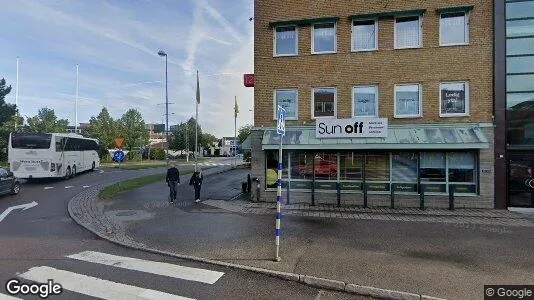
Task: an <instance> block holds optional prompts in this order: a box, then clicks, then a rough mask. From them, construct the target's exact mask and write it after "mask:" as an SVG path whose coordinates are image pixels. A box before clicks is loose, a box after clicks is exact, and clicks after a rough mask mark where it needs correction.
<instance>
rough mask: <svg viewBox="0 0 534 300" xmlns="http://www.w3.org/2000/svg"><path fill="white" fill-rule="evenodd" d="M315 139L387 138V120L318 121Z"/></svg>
mask: <svg viewBox="0 0 534 300" xmlns="http://www.w3.org/2000/svg"><path fill="white" fill-rule="evenodd" d="M315 122H316V123H315V137H317V138H360V137H387V136H388V119H387V118H352V119H318V120H316V121H315Z"/></svg>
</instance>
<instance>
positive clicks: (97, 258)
mask: <svg viewBox="0 0 534 300" xmlns="http://www.w3.org/2000/svg"><path fill="white" fill-rule="evenodd" d="M65 257H66V258H67V259H69V260H73V261H78V262H83V263H90V264H96V265H105V266H110V267H114V268H117V269H120V270H121V271H126V272H143V273H145V274H146V273H148V274H150V275H158V276H165V277H168V278H172V279H178V280H186V281H188V282H197V283H202V284H209V285H212V284H214V283H216V282H217V281H218V280H219V279H220V278H221V277H222V276H223V275H224V273H223V272H218V271H212V270H206V269H200V268H192V267H185V266H181V265H177V264H171V263H163V262H158V261H150V260H144V259H139V258H133V257H126V256H118V255H113V254H109V253H102V252H96V251H83V252H80V253H75V254H70V255H67V256H65ZM80 273H81V272H80ZM80 273H77V272H73V271H69V270H66V269H60V268H55V267H51V266H46V265H42V266H34V267H31V268H30V269H29V270H28V271H26V272H24V273H22V274H18V275H17V277H18V278H21V279H25V280H28V281H30V282H35V283H39V284H47V283H48V284H50V282H49V281H50V280H52V282H53V283H57V284H60V285H61V287H62V289H63V291H65V290H67V291H70V292H74V293H77V294H82V295H85V296H89V297H95V298H100V299H169V300H170V299H173V300H174V299H176V300H186V299H187V300H192V299H193V298H188V297H184V296H180V295H174V294H170V293H167V292H163V291H159V290H155V289H150V288H146V287H138V286H135V285H130V284H127V283H125V282H115V281H111V280H107V279H101V278H97V277H93V276H89V275H85V274H80ZM125 277H126V276H120V278H121V279H122V278H125ZM8 292H9V291H8ZM21 296H25V295H18V294H15V295H7V294H2V293H0V300H4V299H6V300H8V299H11V300H13V299H21V298H18V297H21Z"/></svg>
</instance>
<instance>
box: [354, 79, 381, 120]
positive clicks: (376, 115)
mask: <svg viewBox="0 0 534 300" xmlns="http://www.w3.org/2000/svg"><path fill="white" fill-rule="evenodd" d="M366 87H373V88H375V112H376V114H375V115H372V116H356V114H355V111H354V110H355V109H356V103H355V102H354V90H355V89H356V88H366ZM378 115H379V112H378V85H376V84H368V85H355V86H353V87H352V116H353V117H355V118H366V117H369V118H377V117H378Z"/></svg>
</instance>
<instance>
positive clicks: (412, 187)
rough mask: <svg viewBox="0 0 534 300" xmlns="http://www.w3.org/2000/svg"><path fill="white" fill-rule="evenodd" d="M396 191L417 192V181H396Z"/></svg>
mask: <svg viewBox="0 0 534 300" xmlns="http://www.w3.org/2000/svg"><path fill="white" fill-rule="evenodd" d="M393 186H394V189H395V192H406V193H417V183H394V184H393Z"/></svg>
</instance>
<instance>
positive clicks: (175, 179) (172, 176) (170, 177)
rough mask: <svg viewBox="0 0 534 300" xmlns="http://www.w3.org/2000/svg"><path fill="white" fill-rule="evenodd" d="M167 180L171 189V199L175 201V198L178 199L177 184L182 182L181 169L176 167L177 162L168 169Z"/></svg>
mask: <svg viewBox="0 0 534 300" xmlns="http://www.w3.org/2000/svg"><path fill="white" fill-rule="evenodd" d="M165 182H167V185H168V186H169V189H170V194H169V199H170V200H169V201H170V202H171V203H173V202H174V200H176V184H180V171H178V168H176V165H175V164H172V166H171V167H170V168H169V169H168V170H167V177H166V179H165Z"/></svg>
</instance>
